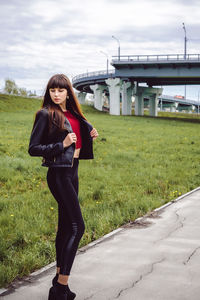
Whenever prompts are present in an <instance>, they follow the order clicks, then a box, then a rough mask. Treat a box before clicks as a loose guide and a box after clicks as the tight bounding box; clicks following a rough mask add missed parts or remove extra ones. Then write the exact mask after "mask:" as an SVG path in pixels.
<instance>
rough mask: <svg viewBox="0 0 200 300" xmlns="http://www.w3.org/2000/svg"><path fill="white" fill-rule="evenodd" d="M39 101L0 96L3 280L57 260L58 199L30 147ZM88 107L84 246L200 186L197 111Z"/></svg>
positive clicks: (82, 185)
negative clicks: (123, 111) (117, 112)
mask: <svg viewBox="0 0 200 300" xmlns="http://www.w3.org/2000/svg"><path fill="white" fill-rule="evenodd" d="M40 104H41V100H37V99H26V98H20V97H12V96H5V95H0V155H1V160H0V241H1V243H0V286H1V287H2V286H6V285H7V284H8V283H10V282H11V281H13V280H14V279H15V278H20V277H22V276H24V275H27V274H29V273H30V272H32V271H33V270H36V269H38V268H40V267H42V266H44V265H46V264H48V263H50V262H52V261H54V260H55V248H54V240H55V233H56V227H57V204H56V201H55V200H54V199H53V197H52V195H51V194H50V192H49V190H48V187H47V184H46V172H47V168H44V167H41V158H36V157H30V156H29V155H28V152H27V149H28V144H29V137H30V133H31V129H32V125H33V120H34V115H35V112H36V111H37V110H38V109H39V108H40ZM83 110H84V113H85V115H86V117H87V118H88V120H89V121H90V122H91V123H92V124H93V126H94V127H96V128H97V129H98V131H99V138H98V139H97V140H96V141H95V142H94V152H95V159H94V160H88V161H80V168H79V178H80V194H79V201H80V204H81V208H82V213H83V217H84V220H85V225H86V231H85V234H84V236H83V238H82V240H81V243H80V247H81V246H83V245H86V244H88V243H89V242H91V241H93V240H95V239H97V238H99V237H101V236H103V235H104V234H106V233H108V232H110V231H112V230H113V229H115V228H117V227H119V226H120V225H122V224H124V223H127V222H129V221H133V220H134V219H135V218H137V217H139V216H142V215H144V214H145V213H147V212H148V211H151V210H153V209H154V208H156V207H159V206H161V205H163V204H164V203H166V202H168V201H170V200H172V199H175V198H177V197H178V196H179V195H181V194H184V193H186V192H188V191H190V190H192V189H194V188H196V187H197V186H199V185H200V139H199V131H200V124H199V123H195V122H196V121H197V120H196V118H194V116H191V118H190V119H187V120H185V119H186V117H185V118H184V119H177V118H178V115H176V116H175V115H171V114H165V118H150V117H134V116H110V115H108V114H107V113H100V112H97V111H96V110H94V109H93V108H92V107H88V106H83ZM180 116H181V115H180ZM171 117H172V118H171ZM183 117H184V116H183ZM187 117H188V115H187ZM198 121H199V120H198Z"/></svg>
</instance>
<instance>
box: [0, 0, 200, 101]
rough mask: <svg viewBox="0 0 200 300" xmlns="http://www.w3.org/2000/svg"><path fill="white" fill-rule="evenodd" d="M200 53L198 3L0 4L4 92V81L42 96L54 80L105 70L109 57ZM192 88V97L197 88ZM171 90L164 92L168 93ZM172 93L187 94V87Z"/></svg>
mask: <svg viewBox="0 0 200 300" xmlns="http://www.w3.org/2000/svg"><path fill="white" fill-rule="evenodd" d="M182 22H185V26H186V31H187V37H188V43H187V44H188V45H187V52H188V53H192V54H193V53H200V51H199V47H200V2H199V0H190V1H189V0H173V1H172V0H167V1H164V0H163V1H160V0H71V1H69V0H57V1H55V0H52V1H51V0H31V1H28V0H0V28H1V30H0V37H1V45H0V89H1V88H3V87H4V81H5V78H10V79H14V80H15V82H16V84H17V85H18V86H19V87H24V88H26V89H28V90H32V91H33V90H36V91H37V93H39V94H42V93H43V90H44V88H45V86H46V83H47V81H48V79H49V78H50V76H52V75H53V74H55V73H64V74H66V75H68V76H69V77H70V79H71V78H72V77H73V76H75V75H78V74H81V73H85V72H87V71H88V72H92V71H98V70H103V69H106V56H105V55H104V54H102V53H101V52H100V51H103V52H105V53H107V54H108V56H109V58H110V59H111V57H112V56H113V55H117V49H118V44H117V41H116V40H114V39H113V38H112V35H114V36H116V37H117V38H118V39H119V40H120V44H121V55H128V54H129V55H131V54H132V55H133V54H174V53H180V54H182V53H183V52H184V30H183V27H182ZM199 88H200V86H198V87H196V89H192V88H188V89H187V90H188V97H190V98H195V97H197V93H198V89H199ZM166 92H169V93H170V89H166V90H165V93H166ZM171 93H172V94H173V93H175V94H180V93H182V94H183V88H181V87H178V88H173V90H171Z"/></svg>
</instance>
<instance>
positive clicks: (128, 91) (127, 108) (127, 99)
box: [122, 81, 132, 115]
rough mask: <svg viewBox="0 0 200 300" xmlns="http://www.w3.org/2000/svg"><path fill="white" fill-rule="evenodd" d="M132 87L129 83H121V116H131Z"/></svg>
mask: <svg viewBox="0 0 200 300" xmlns="http://www.w3.org/2000/svg"><path fill="white" fill-rule="evenodd" d="M131 110H132V85H131V82H126V81H124V82H123V83H122V115H131Z"/></svg>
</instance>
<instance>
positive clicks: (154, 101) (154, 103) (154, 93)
mask: <svg viewBox="0 0 200 300" xmlns="http://www.w3.org/2000/svg"><path fill="white" fill-rule="evenodd" d="M162 91H163V89H162V88H149V90H148V92H149V93H151V96H150V99H149V115H150V116H152V117H157V115H158V96H160V95H162Z"/></svg>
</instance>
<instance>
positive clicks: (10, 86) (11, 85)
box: [4, 79, 19, 95]
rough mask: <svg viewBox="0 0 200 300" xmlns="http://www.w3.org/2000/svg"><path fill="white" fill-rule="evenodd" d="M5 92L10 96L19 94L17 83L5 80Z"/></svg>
mask: <svg viewBox="0 0 200 300" xmlns="http://www.w3.org/2000/svg"><path fill="white" fill-rule="evenodd" d="M4 91H5V92H6V93H8V94H14V95H18V94H19V92H18V87H17V85H16V83H15V81H14V80H12V79H5V87H4Z"/></svg>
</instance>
